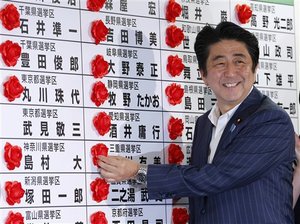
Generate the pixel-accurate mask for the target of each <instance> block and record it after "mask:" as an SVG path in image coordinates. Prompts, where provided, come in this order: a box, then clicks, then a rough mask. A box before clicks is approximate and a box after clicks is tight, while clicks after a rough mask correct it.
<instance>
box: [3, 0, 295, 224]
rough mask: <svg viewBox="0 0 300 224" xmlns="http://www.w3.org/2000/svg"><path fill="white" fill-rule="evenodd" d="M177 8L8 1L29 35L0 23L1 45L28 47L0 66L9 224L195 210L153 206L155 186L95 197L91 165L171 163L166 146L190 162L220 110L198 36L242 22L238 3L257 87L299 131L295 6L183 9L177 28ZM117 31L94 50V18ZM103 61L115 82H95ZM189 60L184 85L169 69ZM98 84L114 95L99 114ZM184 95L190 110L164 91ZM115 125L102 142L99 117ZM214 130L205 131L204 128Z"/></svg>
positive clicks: (129, 0) (151, 0)
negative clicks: (14, 149)
mask: <svg viewBox="0 0 300 224" xmlns="http://www.w3.org/2000/svg"><path fill="white" fill-rule="evenodd" d="M168 2H169V1H168V0H106V1H105V4H104V6H103V8H102V9H101V10H100V11H98V12H93V11H90V10H88V9H87V5H86V0H19V1H17V0H16V1H13V0H11V1H5V0H2V1H0V10H1V9H3V8H4V7H5V6H6V5H8V4H13V5H14V6H15V7H16V8H17V10H18V12H19V13H20V27H18V28H16V29H13V30H7V29H5V28H4V27H3V26H2V24H0V44H2V43H4V42H6V41H7V40H10V41H12V42H13V43H17V44H18V45H19V46H20V47H21V56H20V58H19V59H18V61H17V64H16V65H14V66H7V65H6V64H5V63H4V60H3V59H2V58H0V80H1V85H0V91H1V93H0V152H1V153H0V223H5V220H7V218H8V217H9V214H11V212H13V213H20V214H21V215H22V216H23V218H24V223H26V224H41V223H65V224H83V223H85V224H87V223H91V221H90V217H91V215H92V214H94V213H95V212H98V211H101V212H103V213H104V214H105V217H106V219H107V220H108V223H113V224H117V223H122V224H163V223H166V224H169V223H172V211H173V209H174V208H187V207H188V201H187V199H186V198H181V199H177V200H176V201H175V200H171V199H170V200H148V196H147V188H145V187H134V186H133V185H131V184H130V182H128V181H127V182H118V183H110V186H109V193H108V195H107V198H106V199H104V200H101V201H100V202H97V201H95V200H94V199H93V195H92V191H91V186H90V185H91V183H92V182H93V181H94V180H95V179H96V178H98V177H101V176H100V175H99V172H98V168H97V166H95V165H94V164H93V158H92V155H91V148H92V147H93V146H94V145H96V144H98V143H102V144H104V145H106V146H107V148H108V149H109V150H108V154H109V155H122V156H126V157H128V158H131V159H133V160H136V161H138V162H140V163H141V164H164V163H168V154H167V148H168V147H169V145H170V144H172V143H174V144H177V145H179V146H180V148H181V150H182V151H183V154H184V159H183V161H182V162H181V164H189V159H190V155H191V145H192V140H193V131H194V125H195V121H196V119H197V118H198V117H199V116H201V115H202V114H203V113H205V112H206V111H207V110H209V109H210V108H211V107H212V105H214V104H215V102H216V99H215V97H214V95H213V94H212V92H211V90H210V89H209V88H207V87H205V85H204V83H203V81H202V80H201V78H200V75H199V71H198V68H197V61H196V56H195V54H194V52H193V45H194V40H195V37H196V35H197V33H198V32H199V31H200V30H201V29H202V28H203V27H204V26H205V25H206V24H207V23H209V24H211V25H216V24H218V23H219V22H220V21H233V22H235V23H237V24H239V21H238V20H237V19H236V12H235V6H236V5H237V4H247V5H249V6H250V7H251V9H252V12H253V14H252V17H251V20H250V22H249V23H246V24H242V26H243V27H245V28H247V29H248V30H249V31H251V32H253V33H254V34H255V36H256V37H257V38H258V40H259V42H260V63H259V71H258V73H257V77H256V86H257V87H258V88H259V89H260V90H261V91H262V92H263V93H264V94H266V95H267V96H269V97H270V98H271V99H272V100H273V101H275V102H276V103H277V104H278V105H279V106H281V107H282V108H284V109H285V110H286V112H287V113H288V114H289V115H290V117H291V118H292V121H293V124H294V126H295V129H298V126H297V123H298V111H297V107H296V105H297V103H296V102H297V88H296V83H297V81H298V80H297V75H296V59H295V52H296V51H295V24H294V6H292V5H283V4H273V3H266V2H261V1H238V0H176V2H177V3H179V4H180V5H181V7H182V13H181V15H180V16H179V17H178V18H176V21H175V22H172V23H170V22H168V21H167V20H166V17H165V13H166V6H167V4H168ZM99 20H101V21H102V22H103V23H104V24H105V26H106V27H107V28H108V34H107V36H106V40H104V41H101V42H100V43H99V44H95V41H94V39H93V37H92V34H91V27H92V23H93V22H94V21H99ZM171 25H175V26H176V27H178V28H180V29H182V31H183V34H184V39H183V41H182V43H181V44H180V45H179V46H177V47H174V48H172V47H169V46H168V45H167V44H166V29H167V28H168V27H169V26H171ZM96 55H101V56H102V57H103V58H104V60H105V61H106V62H108V65H109V69H108V74H107V75H105V76H104V77H102V78H95V77H94V76H93V75H92V68H91V67H92V61H93V60H94V58H95V57H96ZM170 55H172V56H178V57H179V58H181V59H182V61H183V64H184V69H183V71H182V73H181V74H180V75H178V76H175V77H173V76H171V75H170V74H169V72H168V71H167V69H166V67H167V63H168V57H169V56H170ZM12 76H15V77H17V78H18V80H19V82H20V84H21V85H22V86H23V88H24V90H23V92H22V94H21V95H20V97H19V98H16V99H15V100H13V101H9V100H8V99H7V97H5V96H4V86H3V84H4V83H5V82H7V80H9V78H10V77H12ZM99 81H101V82H102V83H103V84H104V86H105V87H102V88H106V89H107V91H108V93H109V96H108V99H107V100H105V102H104V103H103V104H101V105H100V106H96V105H95V103H94V102H93V101H92V100H91V94H92V88H93V85H94V84H95V83H96V82H99ZM174 83H175V84H177V85H180V86H181V88H183V90H184V96H183V98H182V101H181V103H177V104H176V105H172V104H170V102H169V101H168V99H167V96H166V91H165V90H166V88H167V87H169V86H170V85H172V84H174ZM101 112H104V113H105V114H106V115H109V116H110V118H111V126H110V130H109V132H107V133H105V134H104V135H100V134H99V133H98V131H97V130H96V128H95V127H94V125H93V119H94V117H95V116H96V115H97V114H99V113H101ZM171 117H174V118H178V119H182V121H183V125H184V129H183V132H182V136H181V137H178V138H176V139H170V136H169V132H168V122H169V120H170V118H171ZM203 131H205V130H203ZM7 144H10V145H11V146H18V147H19V148H21V152H22V158H21V161H20V166H18V167H14V169H9V168H8V166H7V161H6V160H7V158H5V155H4V151H5V150H4V148H5V147H6V146H7ZM7 183H11V184H13V183H19V185H15V188H16V189H11V191H13V190H15V191H16V192H17V193H20V191H21V190H20V188H22V189H23V190H24V195H23V196H22V197H21V198H20V201H19V202H14V203H11V204H9V203H8V202H7V197H8V192H7Z"/></svg>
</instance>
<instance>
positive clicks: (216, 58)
mask: <svg viewBox="0 0 300 224" xmlns="http://www.w3.org/2000/svg"><path fill="white" fill-rule="evenodd" d="M222 58H225V56H224V55H216V56H214V57H213V58H212V61H216V60H218V59H222Z"/></svg>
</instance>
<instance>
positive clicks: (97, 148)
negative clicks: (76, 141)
mask: <svg viewBox="0 0 300 224" xmlns="http://www.w3.org/2000/svg"><path fill="white" fill-rule="evenodd" d="M91 154H92V157H93V164H94V165H95V166H97V167H99V168H100V166H99V165H98V156H100V155H101V156H107V154H108V148H107V147H106V145H104V144H103V143H99V144H97V145H94V146H93V147H92V148H91Z"/></svg>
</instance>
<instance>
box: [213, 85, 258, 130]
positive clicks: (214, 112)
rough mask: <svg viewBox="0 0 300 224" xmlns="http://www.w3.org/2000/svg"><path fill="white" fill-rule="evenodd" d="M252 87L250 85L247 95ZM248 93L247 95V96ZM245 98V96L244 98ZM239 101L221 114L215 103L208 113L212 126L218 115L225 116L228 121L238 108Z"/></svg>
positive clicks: (216, 121) (215, 124) (215, 122)
mask: <svg viewBox="0 0 300 224" xmlns="http://www.w3.org/2000/svg"><path fill="white" fill-rule="evenodd" d="M252 89H253V86H252V88H251V89H250V91H249V93H248V95H249V94H250V93H251V91H252ZM248 95H247V96H248ZM246 98H247V97H246ZM246 98H245V99H246ZM243 101H244V100H243ZM243 101H242V102H243ZM242 102H241V103H242ZM241 103H239V104H238V105H236V106H235V107H234V108H232V109H230V110H229V111H227V112H226V113H225V114H222V115H221V112H220V109H219V107H218V106H217V104H215V105H214V106H213V107H212V109H211V111H210V113H209V114H208V119H209V120H210V122H211V123H212V124H213V125H214V126H217V123H218V119H219V117H220V116H222V117H226V120H227V121H229V120H230V118H231V117H232V116H233V114H234V113H235V111H236V110H237V109H238V108H239V106H240V105H241Z"/></svg>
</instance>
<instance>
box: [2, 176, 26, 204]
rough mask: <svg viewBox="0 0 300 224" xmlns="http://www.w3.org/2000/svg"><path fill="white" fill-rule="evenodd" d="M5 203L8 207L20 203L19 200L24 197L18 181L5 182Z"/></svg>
mask: <svg viewBox="0 0 300 224" xmlns="http://www.w3.org/2000/svg"><path fill="white" fill-rule="evenodd" d="M5 191H6V201H7V203H8V204H9V205H14V204H15V203H20V202H21V198H22V197H23V196H24V193H25V191H24V189H23V188H22V185H21V183H20V182H18V181H13V182H11V181H6V182H5Z"/></svg>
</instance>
